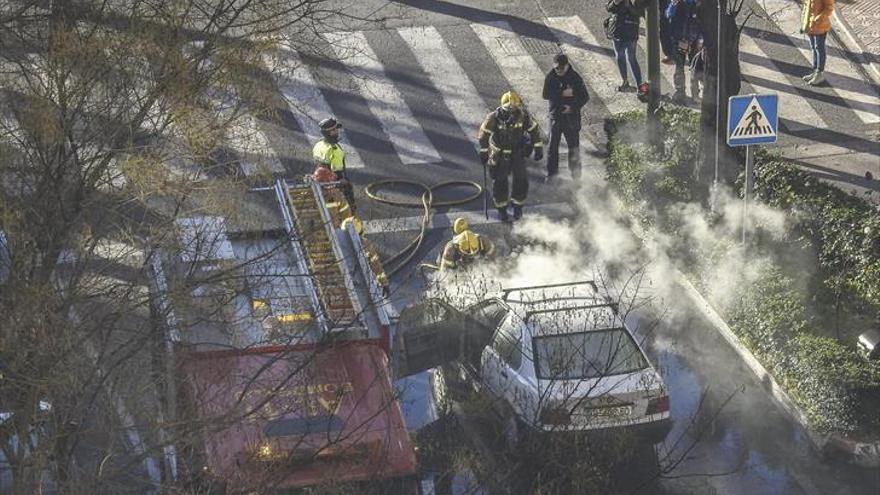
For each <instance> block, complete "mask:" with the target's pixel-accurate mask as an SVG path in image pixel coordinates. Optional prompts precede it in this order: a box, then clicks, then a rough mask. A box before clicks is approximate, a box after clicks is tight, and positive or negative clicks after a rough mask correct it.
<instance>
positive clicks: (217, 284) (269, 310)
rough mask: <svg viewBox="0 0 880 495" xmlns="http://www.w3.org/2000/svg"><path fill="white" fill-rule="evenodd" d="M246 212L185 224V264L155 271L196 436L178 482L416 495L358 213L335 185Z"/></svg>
mask: <svg viewBox="0 0 880 495" xmlns="http://www.w3.org/2000/svg"><path fill="white" fill-rule="evenodd" d="M241 204H242V207H241V208H242V211H240V212H238V213H237V214H236V215H233V216H230V217H220V216H204V217H193V218H186V219H182V220H180V221H178V224H179V227H180V246H181V249H180V250H179V252H180V254H179V255H177V256H174V257H173V258H172V257H167V256H166V257H165V258H164V259H159V258H156V260H158V261H154V262H153V265H152V268H153V274H154V278H155V279H156V281H157V283H156V284H155V285H156V287H157V290H158V292H159V294H160V297H159V298H158V299H159V302H160V304H161V305H162V309H163V313H164V314H165V318H166V320H167V322H168V324H167V326H168V328H169V335H170V336H171V337H170V340H171V341H173V342H174V345H173V351H170V352H172V353H173V356H174V361H175V362H176V366H175V368H174V371H173V372H170V373H172V374H173V375H174V379H175V382H176V389H177V390H179V394H178V395H177V397H176V398H175V400H176V401H177V405H176V407H175V409H176V415H177V417H178V418H179V420H178V423H180V424H185V425H194V426H195V427H194V428H192V433H193V434H192V435H191V437H190V438H191V441H189V442H188V443H187V444H186V445H176V450H175V452H176V454H175V456H176V457H177V462H176V464H177V465H178V466H180V468H179V469H178V471H179V472H181V476H187V475H188V476H190V477H193V478H195V479H200V480H202V481H204V482H207V483H208V484H210V485H213V486H218V487H221V488H225V489H226V490H229V491H257V490H262V489H277V488H295V487H306V486H314V485H320V484H339V483H345V484H351V485H355V488H351V489H352V490H355V491H357V492H361V493H366V492H367V489H366V487H367V486H375V485H377V484H378V485H381V486H387V484H388V483H394V484H396V485H398V486H399V487H401V488H402V490H399V491H398V490H396V491H398V492H402V493H407V492H412V491H413V490H415V483H414V475H415V473H416V458H415V452H414V448H413V443H412V440H411V439H410V436H409V433H408V431H407V428H406V425H405V423H404V420H403V417H402V414H401V409H400V406H399V404H398V402H397V400H396V396H395V392H394V389H393V387H392V379H391V374H390V370H389V358H388V352H389V343H390V334H391V331H392V329H391V325H392V322H391V319H390V318H389V315H388V311H387V309H386V308H387V301H386V300H385V298H384V296H383V293H382V288H381V287H380V286H379V285H378V283H377V281H376V276H375V274H374V272H373V270H372V269H371V266H370V261H369V258H370V256H369V253H368V252H367V250H366V249H365V248H364V244H363V242H362V241H361V239H360V237H359V233H358V232H357V231H356V230H355V226H354V225H347V227H346V228H344V229H343V228H340V227H341V226H342V221H343V220H344V219H345V218H347V217H349V216H351V212H350V211H349V209H348V204H347V203H345V200H344V198H343V196H342V195H341V194H339V192H338V191H337V189H336V188H335V187H334V185H333V184H319V183H317V182H314V181H311V180H308V181H307V182H305V183H301V184H291V183H288V182H285V181H283V180H280V179H279V180H277V181H276V182H275V183H274V184H273V185H272V186H271V187H263V188H256V189H253V190H251V191H250V192H249V193H248V197H247V198H246V200H245V201H243V202H242V203H241ZM352 223H353V222H348V223H347V224H352ZM346 486H348V485H346Z"/></svg>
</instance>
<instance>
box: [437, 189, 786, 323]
mask: <svg viewBox="0 0 880 495" xmlns="http://www.w3.org/2000/svg"><path fill="white" fill-rule="evenodd" d="M574 195H575V197H576V211H578V212H579V213H578V215H577V216H576V217H575V218H573V219H550V218H547V217H544V216H540V215H531V216H529V215H528V214H527V215H526V216H525V217H524V219H523V220H522V221H519V222H517V223H515V225H514V228H513V231H512V235H513V239H514V241H513V243H512V245H513V246H514V247H513V248H512V249H511V252H510V253H507V254H505V255H503V256H500V257H499V258H497V259H495V260H494V261H492V262H488V263H482V264H480V265H477V266H476V267H473V268H472V269H469V270H467V271H465V272H459V273H455V272H453V273H448V274H444V275H442V276H440V277H438V282H439V283H437V284H435V286H434V287H433V289H434V290H433V291H432V295H433V296H435V297H438V296H439V297H445V298H448V299H449V300H450V302H452V303H453V304H455V305H458V306H459V307H461V306H464V305H467V304H468V303H473V302H476V301H477V300H480V299H482V298H484V297H485V295H486V294H487V293H488V292H491V291H493V290H498V289H500V288H501V287H522V286H531V285H543V284H553V283H564V282H571V281H576V280H584V279H594V280H595V279H598V280H601V283H602V285H605V286H606V287H607V288H608V290H609V292H610V293H612V294H615V295H617V296H618V297H620V298H621V300H624V301H630V302H631V301H637V303H636V304H643V303H645V302H652V303H654V304H655V305H656V306H659V307H661V308H664V309H666V307H667V303H668V302H670V301H676V300H678V299H680V294H681V288H680V287H679V286H678V285H677V283H676V280H677V279H678V276H679V275H678V274H679V272H685V273H690V274H695V275H697V276H698V280H697V282H698V285H700V286H702V289H703V291H704V293H706V294H707V295H709V296H710V299H711V300H712V301H713V303H714V304H715V305H716V306H718V307H720V308H722V309H723V308H724V307H727V305H728V304H730V303H731V302H733V301H735V300H736V299H737V297H738V296H737V294H738V292H739V291H740V290H741V289H742V287H745V286H748V285H749V284H750V283H751V282H753V281H754V280H756V279H757V278H758V277H759V276H760V275H761V272H762V270H763V268H764V267H765V266H766V263H765V262H766V261H768V260H769V257H770V254H769V253H763V252H760V251H758V250H757V248H754V247H743V245H742V244H741V243H740V237H741V231H742V225H743V219H744V218H745V219H746V224H747V226H748V229H749V230H748V237H749V238H755V237H761V238H769V239H772V240H775V241H781V240H784V239H785V238H786V236H787V235H788V232H789V228H790V221H789V220H788V219H787V217H786V214H785V213H784V212H782V211H779V210H776V209H774V208H771V207H768V206H765V205H762V204H759V203H756V202H751V203H750V204H749V207H748V209H747V211H746V212H744V209H743V205H742V199H741V198H738V197H736V196H735V195H734V194H733V193H732V192H731V191H730V189H727V188H720V189H719V190H718V191H716V193H715V198H714V203H715V212H714V214H713V213H708V212H707V211H706V209H705V208H704V207H703V206H702V205H700V204H696V203H678V204H674V205H672V206H671V207H669V208H667V209H666V210H665V211H663V212H655V215H657V216H660V215H661V213H662V216H663V217H665V218H666V219H667V224H668V225H669V226H671V227H669V228H667V229H664V230H662V231H661V230H660V229H653V230H649V231H641V229H640V227H639V226H638V225H636V224H634V223H633V222H632V220H631V217H630V215H629V214H628V213H627V211H626V209H625V208H624V206H623V205H622V204H621V202H620V201H619V200H618V199H617V198H616V196H615V195H614V194H613V193H610V192H608V190H607V189H606V188H605V187H604V185H603V184H595V182H591V183H584V184H582V185H581V187H580V188H579V189H578V190H576V191H574ZM527 212H528V210H527ZM744 213H745V216H744ZM477 231H478V232H479V229H477ZM747 246H748V245H747Z"/></svg>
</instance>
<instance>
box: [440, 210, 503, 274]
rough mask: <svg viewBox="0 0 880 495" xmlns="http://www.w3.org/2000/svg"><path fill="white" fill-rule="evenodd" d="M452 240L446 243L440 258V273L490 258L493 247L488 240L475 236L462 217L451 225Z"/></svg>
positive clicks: (493, 250)
mask: <svg viewBox="0 0 880 495" xmlns="http://www.w3.org/2000/svg"><path fill="white" fill-rule="evenodd" d="M452 233H453V237H452V239H451V240H450V241H449V242H447V243H446V246H445V247H444V248H443V253H442V254H441V256H440V271H446V270H450V269H458V268H462V267H465V266H467V265H470V264H471V263H472V262H473V261H475V260H477V259H480V258H491V257H492V256H493V255H494V254H495V245H494V244H493V243H492V241H490V240H489V239H487V238H485V237H483V236H481V235H479V234H475V233H474V232H473V231H472V230H471V229H470V226H469V225H468V222H467V220H466V219H464V218H463V217H459V218H456V219H455V222H453V224H452Z"/></svg>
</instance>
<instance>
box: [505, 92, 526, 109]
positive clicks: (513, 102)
mask: <svg viewBox="0 0 880 495" xmlns="http://www.w3.org/2000/svg"><path fill="white" fill-rule="evenodd" d="M521 106H522V98H520V97H519V95H518V94H516V91H513V90H510V91H508V92H507V93H504V94H503V95H501V108H503V109H505V110H512V109H514V108H519V107H521Z"/></svg>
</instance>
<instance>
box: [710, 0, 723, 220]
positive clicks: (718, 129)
mask: <svg viewBox="0 0 880 495" xmlns="http://www.w3.org/2000/svg"><path fill="white" fill-rule="evenodd" d="M715 1H716V4H717V7H718V8H717V10H718V21H717V25H716V31H717V36H716V38H715V178H714V180H713V181H712V193H711V194H710V195H709V196H710V198H711V202H712V204H711V210H712V211H713V212H714V211H715V207H716V204H717V201H718V163H719V160H720V158H721V82H722V79H721V74H722V73H721V70H722V69H721V68H722V67H723V66H724V64H723V57H722V56H721V54H722V50H721V28H722V15H721V6H722V5H721V4H722V0H715Z"/></svg>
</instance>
